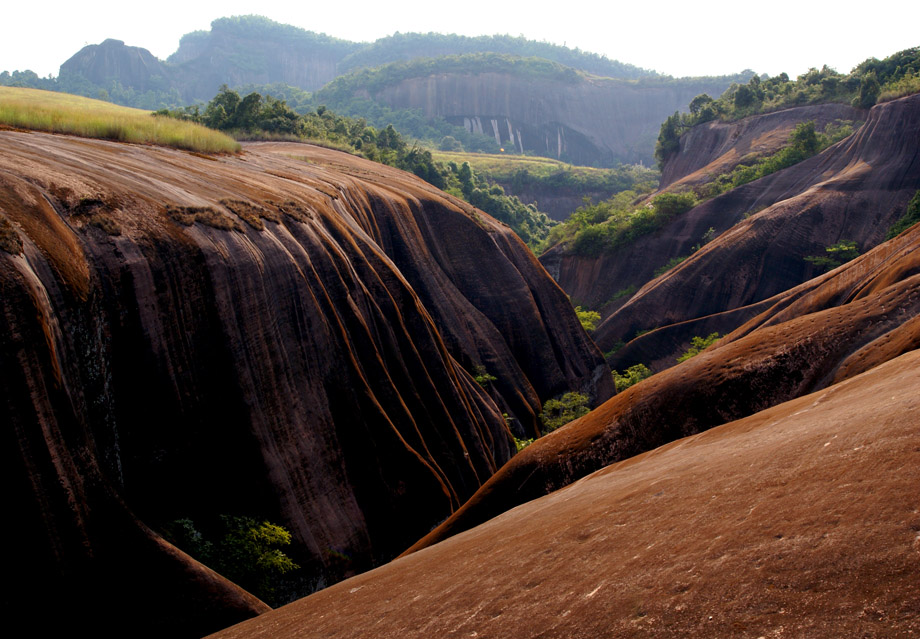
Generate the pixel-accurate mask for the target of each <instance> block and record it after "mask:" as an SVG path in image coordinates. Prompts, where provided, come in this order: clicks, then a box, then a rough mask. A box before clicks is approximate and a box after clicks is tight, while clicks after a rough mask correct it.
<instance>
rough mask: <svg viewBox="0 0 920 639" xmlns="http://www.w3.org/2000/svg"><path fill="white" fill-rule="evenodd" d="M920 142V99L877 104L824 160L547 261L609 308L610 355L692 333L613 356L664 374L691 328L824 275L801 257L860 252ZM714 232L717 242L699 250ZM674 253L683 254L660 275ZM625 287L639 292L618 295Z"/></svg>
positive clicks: (883, 224) (891, 217) (586, 299)
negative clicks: (607, 244) (626, 239)
mask: <svg viewBox="0 0 920 639" xmlns="http://www.w3.org/2000/svg"><path fill="white" fill-rule="evenodd" d="M917 139H920V95H914V96H911V97H907V98H902V99H900V100H895V101H892V102H888V103H884V104H880V105H878V106H876V107H874V108H873V109H872V110H871V111H870V113H869V117H868V119H867V121H866V123H865V124H864V125H863V126H862V127H861V128H860V129H859V130H858V131H857V132H856V133H854V134H853V135H852V136H850V137H849V138H847V139H846V140H843V141H841V142H839V143H838V144H836V145H834V146H832V147H830V148H829V149H827V150H825V151H824V152H823V153H821V154H820V155H817V156H815V157H812V158H810V159H808V160H805V161H804V162H801V163H799V164H797V165H795V166H792V167H789V168H787V169H785V170H782V171H779V172H777V173H773V174H772V175H768V176H766V177H764V178H761V179H759V180H756V181H754V182H751V183H749V184H746V185H744V186H741V187H738V188H735V189H733V190H731V191H729V192H727V193H724V194H722V195H721V196H719V197H716V198H713V199H711V200H708V201H706V202H704V203H703V204H701V205H699V206H697V207H695V208H694V209H692V210H691V211H689V212H687V213H684V214H682V215H679V216H678V217H677V218H675V219H674V220H673V221H672V222H671V223H669V224H668V225H667V226H665V227H664V228H663V229H661V230H660V231H657V232H655V233H653V234H650V235H646V236H643V237H641V238H639V239H638V240H637V241H635V242H634V243H633V244H631V245H629V246H627V247H623V248H621V249H618V250H617V251H616V253H615V254H611V255H605V256H602V257H600V258H588V257H579V256H575V255H568V254H566V253H565V252H564V251H561V250H559V249H558V248H557V249H556V250H554V251H550V252H549V253H547V254H546V255H544V256H543V257H542V258H541V261H542V262H543V263H544V265H545V266H546V267H547V270H549V271H550V273H552V274H553V276H554V277H555V278H556V280H557V281H558V282H559V283H560V285H561V286H562V287H563V288H564V289H565V290H566V291H567V292H568V293H569V294H570V295H571V296H572V297H573V298H574V299H578V300H580V301H581V302H582V303H584V304H587V305H588V306H591V307H593V308H602V315H603V317H604V320H603V321H602V323H601V324H600V325H599V326H598V329H597V331H596V332H595V334H594V338H595V340H596V341H597V343H598V345H599V346H601V349H602V350H605V351H606V350H609V349H611V348H613V347H614V345H616V344H617V343H618V342H621V341H622V342H627V343H629V342H630V341H631V340H633V338H634V337H635V336H636V334H637V333H638V332H639V331H647V330H649V329H653V328H656V327H667V326H675V327H677V326H681V327H683V328H685V329H686V331H684V332H681V330H680V329H677V328H675V329H674V330H675V331H676V332H675V333H673V336H672V337H670V338H668V339H667V340H665V341H664V342H661V341H656V340H657V339H658V337H662V336H663V334H661V333H658V334H657V335H656V336H655V337H652V335H653V333H650V334H649V335H646V336H642V337H641V338H640V340H641V342H639V340H637V343H636V344H635V345H628V347H627V348H626V349H622V350H621V351H618V352H617V353H616V354H615V355H614V356H613V357H612V358H611V360H610V362H611V365H612V366H613V367H614V368H618V369H619V368H625V367H626V366H629V365H632V364H635V363H638V362H643V363H645V364H646V365H649V366H652V367H653V368H654V369H656V370H660V369H661V368H663V367H666V366H670V365H673V363H674V358H675V357H676V356H677V355H679V354H680V353H681V352H682V351H683V350H684V349H685V348H686V346H687V344H688V342H689V339H690V337H692V336H693V335H706V334H708V333H709V332H712V331H718V332H720V333H726V332H729V331H731V330H733V329H734V328H736V327H737V326H739V325H740V324H742V323H744V322H745V321H746V320H747V319H750V318H751V317H753V315H755V314H756V313H758V312H760V310H762V309H763V306H758V304H761V303H765V300H767V299H769V298H770V297H772V296H774V295H777V294H779V293H781V292H783V291H785V290H787V289H789V288H791V287H794V286H797V285H798V284H800V283H802V282H805V281H807V280H809V279H811V278H813V277H815V276H817V275H819V274H820V269H819V268H818V267H816V266H814V265H813V264H811V263H809V262H808V261H806V260H805V259H804V258H805V257H807V256H812V255H823V254H824V251H825V248H826V247H828V246H832V245H834V244H836V243H838V242H840V241H842V240H851V241H855V242H856V244H857V246H858V248H859V250H860V251H861V252H866V251H867V250H869V249H871V248H872V247H873V246H876V245H877V244H879V243H880V242H881V241H882V240H883V239H884V237H885V233H886V231H887V229H888V227H889V226H890V225H891V224H892V223H893V222H894V221H895V220H897V219H898V218H899V217H900V216H901V215H903V213H904V211H905V209H906V206H907V203H908V201H909V200H910V198H911V197H912V196H913V195H914V193H915V192H916V191H917V189H918V188H920V156H918V154H917V147H916V140H917ZM709 229H712V230H713V232H714V234H715V239H714V240H712V241H711V242H709V243H708V244H706V245H705V246H703V247H702V248H701V249H700V250H697V251H696V252H693V249H694V246H695V245H697V244H699V243H700V242H701V239H702V238H703V236H704V235H706V234H707V231H708V230H709ZM678 256H682V257H686V258H687V259H686V260H685V261H684V262H682V263H681V264H680V265H679V266H676V267H674V268H672V269H670V270H669V271H667V272H666V273H664V274H663V275H661V276H659V277H657V278H656V277H655V276H654V272H655V270H656V269H657V268H659V267H661V266H663V265H664V264H666V263H667V262H668V261H669V260H670V259H672V258H675V257H678ZM629 287H633V288H632V289H631V290H634V291H635V293H634V294H633V295H631V296H630V295H626V296H623V297H621V298H620V299H618V300H612V298H614V297H616V293H617V292H618V291H624V290H630V289H629ZM636 289H638V290H636ZM608 300H610V301H609V302H608ZM605 302H606V303H605ZM703 331H706V332H703ZM653 342H654V343H653Z"/></svg>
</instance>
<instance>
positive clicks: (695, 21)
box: [0, 0, 920, 77]
mask: <svg viewBox="0 0 920 639" xmlns="http://www.w3.org/2000/svg"><path fill="white" fill-rule="evenodd" d="M11 5H12V6H11ZM624 5H625V3H623V2H614V1H611V0H606V1H604V0H595V1H590V2H589V1H585V0H568V1H564V2H552V3H550V2H545V3H544V2H530V3H523V7H525V8H524V9H522V8H521V7H522V3H511V2H508V1H506V2H495V1H494V0H489V1H484V0H465V1H460V2H436V1H431V0H425V1H422V0H403V1H397V2H383V1H381V0H332V1H328V0H327V1H324V2H292V1H291V0H285V1H283V2H279V1H275V0H259V1H253V0H223V1H222V2H219V3H207V2H195V1H194V0H192V1H188V0H183V1H182V2H179V1H178V0H157V1H156V2H142V3H136V2H130V3H129V2H124V1H123V0H122V1H118V2H115V1H111V0H84V1H83V2H76V1H74V0H68V1H67V2H64V1H61V0H50V1H48V2H43V3H40V4H38V5H33V4H31V3H27V2H15V3H13V2H10V3H7V6H6V7H5V8H4V9H3V11H2V12H0V34H2V35H0V71H2V70H8V71H12V70H25V69H32V70H33V71H35V72H36V73H38V74H39V75H40V76H47V75H48V74H52V75H57V73H58V68H59V67H60V65H61V63H62V62H64V61H65V60H66V59H67V58H69V57H70V56H71V55H73V54H74V53H76V52H77V51H78V50H79V49H80V48H81V47H83V46H85V45H87V44H97V43H99V42H102V41H103V40H104V39H106V38H116V39H119V40H124V41H125V42H126V43H127V44H129V45H133V46H139V47H144V48H146V49H149V50H150V51H151V52H152V53H153V54H154V55H155V56H157V57H159V58H161V59H165V58H166V57H167V56H169V54H170V53H172V52H173V51H175V50H176V48H177V47H178V45H179V38H180V37H181V36H182V35H183V34H185V33H187V32H189V31H195V30H199V29H208V28H209V26H210V23H211V21H212V20H214V19H215V18H220V17H224V16H230V15H244V14H259V15H264V16H266V17H268V18H271V19H273V20H276V21H278V22H283V23H286V24H292V25H295V26H298V27H302V28H304V29H307V30H310V31H316V32H321V33H327V34H329V35H332V36H336V37H339V38H343V39H347V40H354V41H373V40H376V39H377V38H380V37H383V36H386V35H390V34H392V33H393V32H395V31H401V32H403V33H406V32H411V31H421V32H428V31H435V32H439V33H459V34H463V35H491V34H503V33H507V34H511V35H514V36H517V35H523V36H525V37H527V38H531V39H534V40H546V41H547V42H553V43H557V44H566V45H568V46H569V47H573V48H574V47H578V48H580V49H582V50H585V51H592V52H595V53H600V54H606V55H607V57H609V58H611V59H615V60H620V61H621V62H628V63H630V64H634V65H637V66H640V67H644V68H647V69H655V70H656V71H659V72H662V73H667V74H670V75H674V76H685V75H719V74H726V73H734V72H737V71H741V70H743V69H746V68H750V69H754V70H755V71H757V72H758V73H768V74H770V75H775V74H777V73H780V72H781V71H785V72H786V73H788V74H789V75H790V76H792V77H795V76H797V75H799V74H801V73H804V72H805V71H807V70H808V68H809V67H812V66H816V67H820V66H821V65H823V64H828V65H829V66H831V67H834V68H836V69H837V70H838V71H841V72H847V71H849V70H850V69H851V68H852V67H853V66H854V65H856V64H857V63H859V62H861V61H862V60H864V59H866V58H868V57H878V58H882V57H885V56H887V55H890V54H892V53H895V52H896V51H900V50H902V49H907V48H909V47H913V46H918V45H920V32H918V30H917V24H918V18H920V3H917V2H916V1H915V0H874V1H873V2H870V3H865V2H860V3H856V2H850V1H839V2H833V3H830V2H814V1H811V0H796V1H789V0H773V1H771V2H757V3H754V2H743V1H740V0H733V1H732V2H722V1H721V0H710V1H709V2H693V1H692V0H687V1H684V2H673V1H671V0H666V1H662V0H659V1H654V0H652V1H648V0H633V2H631V3H629V5H628V6H624Z"/></svg>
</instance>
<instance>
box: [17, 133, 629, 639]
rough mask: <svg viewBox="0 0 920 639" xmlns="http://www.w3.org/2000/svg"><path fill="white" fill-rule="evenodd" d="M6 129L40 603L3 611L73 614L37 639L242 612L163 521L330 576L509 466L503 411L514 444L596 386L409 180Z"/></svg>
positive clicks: (442, 199) (208, 621) (21, 570)
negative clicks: (221, 531) (259, 532)
mask: <svg viewBox="0 0 920 639" xmlns="http://www.w3.org/2000/svg"><path fill="white" fill-rule="evenodd" d="M0 138H2V139H0V148H2V149H3V150H2V153H0V216H2V218H3V219H4V220H5V221H6V224H4V225H3V226H4V228H9V227H10V226H11V227H12V228H13V230H14V231H15V238H18V241H19V242H20V243H21V247H22V248H21V249H17V248H16V246H17V245H16V242H15V241H9V237H8V235H9V234H7V237H6V239H5V241H4V246H6V247H8V248H10V247H12V248H11V250H12V253H9V252H0V290H2V298H3V309H2V313H0V371H2V377H0V380H2V383H0V407H2V409H3V413H4V415H5V416H6V419H5V428H4V429H3V430H4V433H5V436H6V438H7V441H6V445H5V446H4V447H3V453H2V455H3V458H2V464H0V465H2V467H3V469H4V475H5V479H6V480H7V481H6V483H5V485H6V486H7V487H8V493H7V494H8V495H10V496H11V499H12V500H13V510H12V511H11V512H12V513H13V516H12V519H13V520H14V521H15V522H16V525H15V526H5V527H4V532H3V541H4V542H5V547H6V548H9V549H15V553H14V554H15V557H14V561H13V569H12V571H11V572H10V573H9V574H10V576H11V577H12V581H14V582H16V583H17V584H22V583H25V584H27V585H28V586H34V587H35V588H36V590H30V589H29V588H28V587H23V588H20V589H19V590H18V591H17V592H15V593H13V594H12V595H6V596H5V599H4V609H5V610H10V611H12V610H14V609H16V610H20V609H21V610H36V609H40V610H46V611H47V610H49V609H54V608H56V607H57V606H58V605H61V606H64V607H65V608H66V609H67V610H68V611H70V612H72V613H73V614H74V615H75V616H74V617H72V618H70V617H61V618H58V617H54V616H43V617H41V618H39V619H38V620H37V621H36V623H37V624H39V625H42V623H46V624H48V625H51V626H54V625H56V624H58V623H66V624H75V625H76V626H80V625H82V624H90V623H91V624H92V626H93V627H94V628H95V629H98V630H99V632H101V633H103V634H108V633H110V632H111V633H116V632H123V631H124V628H123V626H121V625H120V624H121V623H122V622H124V621H125V620H126V619H130V620H131V633H132V634H138V633H140V634H149V635H158V636H162V634H163V633H167V634H170V635H185V636H195V635H200V634H201V633H202V632H204V631H206V630H208V629H210V630H214V629H217V628H219V627H221V626H222V625H225V624H226V623H230V622H232V621H234V620H238V619H240V618H243V617H245V616H248V615H252V614H256V613H258V612H261V611H262V610H264V605H263V604H261V602H258V601H257V600H255V599H254V598H252V597H251V596H249V595H247V593H245V592H242V591H240V590H239V589H238V588H237V587H235V586H234V585H233V584H230V583H228V582H227V581H226V580H224V579H222V578H220V577H218V576H217V575H215V574H213V573H211V572H210V571H208V570H207V569H206V568H204V567H202V566H200V565H198V564H196V563H195V562H194V561H192V560H191V559H190V558H188V557H186V556H184V555H183V554H182V553H180V552H178V551H176V550H175V549H174V548H172V547H171V546H169V544H167V543H166V542H164V541H163V540H162V539H161V538H160V537H159V536H158V535H157V534H156V532H154V531H155V530H157V529H158V528H159V527H160V526H162V525H163V524H164V523H165V522H169V521H171V520H174V519H177V518H179V517H191V518H192V519H195V518H197V517H203V516H214V515H217V514H222V513H226V514H252V515H256V516H259V517H265V518H267V519H269V520H271V521H275V522H277V523H280V524H283V525H285V526H286V527H288V528H289V529H290V530H291V532H292V533H293V536H294V540H295V543H294V546H293V550H292V551H291V553H290V554H292V555H293V556H294V558H295V560H297V561H298V562H299V563H301V564H302V565H304V566H305V568H306V570H307V572H308V574H312V575H314V576H315V577H316V578H318V579H322V580H325V581H326V582H327V583H328V581H332V580H336V579H339V578H341V577H342V576H344V575H348V574H352V573H354V572H356V571H359V570H363V569H366V568H368V567H370V566H372V565H374V564H375V563H377V562H380V561H383V560H386V559H389V558H390V557H392V556H393V555H394V554H396V553H398V552H399V551H401V550H403V549H404V548H405V547H406V546H408V545H409V544H410V543H411V542H412V541H413V540H415V539H417V538H418V537H419V536H420V535H422V534H424V533H425V532H427V531H428V530H429V529H430V528H431V527H432V525H434V524H436V523H437V522H438V521H440V520H442V519H443V518H444V517H446V516H447V515H449V514H450V512H452V511H453V510H455V509H456V508H457V507H458V506H459V505H460V504H461V503H462V502H463V501H465V499H466V498H467V497H468V496H469V495H471V494H472V493H473V492H474V491H475V490H476V489H477V488H478V487H479V486H480V485H481V484H482V483H483V482H484V481H485V480H486V479H487V478H488V477H489V476H490V475H491V474H492V473H493V472H494V471H495V470H496V469H497V468H498V467H499V466H500V465H501V464H502V463H504V462H505V461H506V460H507V459H508V458H509V457H510V456H511V454H512V451H513V449H514V444H513V442H512V440H511V433H510V432H509V428H508V425H507V424H506V421H505V420H504V419H503V417H502V413H503V412H507V413H508V414H509V415H510V416H511V417H512V418H513V419H512V421H511V423H512V427H513V428H514V429H516V430H517V431H518V432H519V434H524V433H531V434H532V433H533V432H534V430H535V417H534V415H535V413H536V412H537V411H539V408H540V405H541V401H542V400H544V399H546V398H548V397H551V396H553V395H556V394H558V393H561V392H564V391H567V390H570V389H578V390H582V391H584V392H587V393H589V394H590V395H591V396H592V397H594V398H596V399H597V400H602V399H605V398H606V397H608V396H609V395H610V393H611V390H612V389H611V387H610V381H609V374H608V373H607V372H606V371H607V369H606V367H605V365H604V362H603V359H602V357H601V355H600V353H599V351H598V350H597V349H596V347H595V346H594V345H593V343H592V342H591V341H590V340H589V339H588V338H587V336H586V335H585V334H584V332H583V331H582V330H581V328H580V325H579V324H578V321H577V319H576V318H575V316H574V313H573V312H572V310H571V306H570V305H569V303H568V301H567V299H566V297H565V295H564V293H563V292H562V291H561V289H559V288H558V286H556V285H555V284H554V283H553V282H552V280H551V279H550V278H549V277H548V276H547V274H546V273H545V271H543V269H542V268H541V267H540V265H539V263H538V262H537V261H536V259H535V258H534V257H533V256H532V254H530V253H529V251H527V249H526V247H524V245H523V244H522V243H521V242H520V241H519V240H518V239H517V238H516V236H514V234H513V233H512V232H511V231H510V230H509V229H507V228H506V227H504V226H502V225H500V224H498V223H497V222H495V221H494V220H492V219H491V218H489V217H487V216H486V215H484V214H482V213H481V212H478V211H476V210H474V209H472V208H470V207H469V206H467V205H465V204H463V203H462V202H459V201H456V200H453V199H451V198H448V197H447V196H445V195H444V194H442V193H440V192H438V191H436V190H435V189H433V188H432V187H430V186H428V185H427V184H425V183H423V182H421V181H419V180H417V179H416V178H414V177H413V176H408V175H406V174H404V173H402V172H400V171H397V170H394V169H389V168H387V167H382V166H380V165H376V164H374V163H371V162H367V161H363V160H359V159H356V158H352V157H350V156H346V155H342V154H339V153H337V152H333V151H325V150H322V149H316V148H313V147H307V146H304V145H290V144H288V145H271V144H265V145H253V146H250V147H248V148H247V150H246V151H245V152H244V153H243V154H242V155H240V156H236V157H224V158H212V157H199V156H196V155H194V154H190V153H185V152H179V151H174V150H167V149H157V148H150V147H141V146H130V145H121V144H116V143H109V142H102V141H90V140H80V139H74V138H68V137H65V136H52V135H45V134H30V133H21V132H11V131H4V132H0ZM293 155H296V156H297V158H293V157H290V156H293ZM477 366H483V367H484V368H485V370H486V371H488V372H489V373H490V374H492V375H494V376H495V377H497V380H496V381H495V382H493V383H492V384H490V385H488V387H487V388H486V389H483V388H480V386H479V385H477V384H476V382H475V381H474V380H473V377H472V375H471V371H475V370H476V367H477ZM37 591H40V592H41V593H42V594H41V596H38V595H37V594H36V592H37ZM102 607H105V610H101V608H102ZM10 614H12V613H10Z"/></svg>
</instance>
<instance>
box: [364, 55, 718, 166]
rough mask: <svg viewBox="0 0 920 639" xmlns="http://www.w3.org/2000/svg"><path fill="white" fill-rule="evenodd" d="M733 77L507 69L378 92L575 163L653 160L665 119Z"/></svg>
mask: <svg viewBox="0 0 920 639" xmlns="http://www.w3.org/2000/svg"><path fill="white" fill-rule="evenodd" d="M727 86H728V81H727V80H726V79H710V80H704V79H698V80H695V81H690V80H686V81H683V80H681V81H676V80H672V79H664V80H643V81H640V82H633V81H627V80H618V79H613V78H600V77H591V76H588V77H578V79H577V80H576V81H574V82H562V81H552V80H544V79H541V78H532V77H516V76H514V75H511V74H505V73H478V74H462V73H452V74H448V73H444V74H435V75H430V76H425V77H417V78H408V79H405V80H402V81H400V82H398V83H395V84H392V85H389V86H386V87H384V88H382V89H381V90H380V91H377V92H375V93H374V94H373V95H372V96H371V97H373V98H374V99H375V100H377V101H379V102H382V103H384V104H386V105H389V106H391V107H396V108H406V109H419V110H421V111H422V113H423V114H424V115H425V116H426V117H429V118H434V117H440V118H444V119H446V120H447V121H449V122H451V123H453V124H457V125H463V126H465V127H466V128H467V130H469V131H473V132H476V133H484V134H485V135H488V136H492V137H495V139H496V140H497V141H498V142H499V143H500V144H502V145H505V146H508V147H509V148H510V149H515V150H517V151H520V152H523V151H532V152H535V153H538V154H541V155H548V156H550V157H557V158H564V159H565V160H566V161H568V162H572V163H575V164H608V165H609V164H612V163H616V162H624V163H639V162H644V163H645V164H651V163H652V162H653V158H652V152H653V150H654V148H655V139H656V138H657V136H658V130H659V127H660V126H661V122H662V121H663V120H664V119H665V118H666V117H667V116H669V115H671V114H672V113H674V112H675V111H677V110H680V109H684V108H685V107H686V105H687V104H688V103H689V102H690V100H692V99H693V98H694V97H696V96H697V95H699V94H700V93H711V94H713V95H719V94H721V93H722V91H723V90H725V89H726V88H727Z"/></svg>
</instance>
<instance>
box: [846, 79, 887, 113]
mask: <svg viewBox="0 0 920 639" xmlns="http://www.w3.org/2000/svg"><path fill="white" fill-rule="evenodd" d="M881 91H882V87H881V85H879V82H878V78H877V77H876V76H875V71H869V73H867V74H866V75H865V76H863V78H862V79H861V80H860V82H859V93H858V94H857V95H856V97H855V98H853V106H856V107H859V108H861V109H868V108H869V107H871V106H873V105H874V104H875V101H876V100H878V95H879V93H881Z"/></svg>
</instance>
